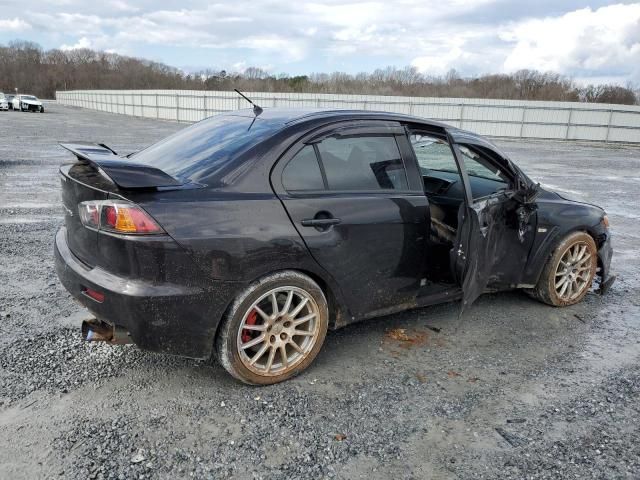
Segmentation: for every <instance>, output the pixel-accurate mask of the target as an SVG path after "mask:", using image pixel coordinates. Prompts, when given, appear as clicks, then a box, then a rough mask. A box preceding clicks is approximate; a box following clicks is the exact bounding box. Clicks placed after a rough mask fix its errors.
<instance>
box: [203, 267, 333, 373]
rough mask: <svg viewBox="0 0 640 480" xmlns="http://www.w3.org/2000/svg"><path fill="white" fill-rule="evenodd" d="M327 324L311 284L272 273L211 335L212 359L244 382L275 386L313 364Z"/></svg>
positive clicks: (323, 301) (240, 298) (320, 296)
mask: <svg viewBox="0 0 640 480" xmlns="http://www.w3.org/2000/svg"><path fill="white" fill-rule="evenodd" d="M274 295H275V297H274ZM274 298H275V304H276V306H277V309H276V308H274V307H273V301H274ZM300 304H302V306H300ZM305 319H306V320H305ZM328 324H329V309H328V306H327V299H326V297H325V295H324V293H323V291H322V289H321V288H320V287H319V286H318V284H317V283H316V282H314V281H313V280H312V279H311V278H309V277H308V276H306V275H304V274H302V273H299V272H295V271H283V272H278V273H274V274H271V275H268V276H266V277H264V278H262V279H260V280H259V281H257V282H254V283H253V284H251V285H250V286H249V287H248V288H247V289H246V290H245V291H244V292H243V293H242V294H240V295H239V296H238V297H237V298H236V300H235V301H234V302H233V304H232V305H231V307H230V308H229V310H228V312H227V314H226V315H225V318H224V319H223V320H222V323H221V325H220V327H219V329H218V333H217V335H216V341H215V352H216V356H217V358H218V361H219V362H220V363H221V364H222V366H223V367H224V368H225V369H226V370H227V372H229V373H230V374H231V375H233V376H234V377H235V378H237V379H238V380H240V381H242V382H244V383H248V384H251V385H271V384H274V383H279V382H282V381H284V380H287V379H289V378H291V377H294V376H295V375H297V374H299V373H300V372H302V371H304V370H305V369H306V368H307V367H308V366H309V365H310V364H311V362H313V360H314V359H315V357H316V355H317V354H318V352H319V351H320V348H321V347H322V344H323V343H324V339H325V337H326V334H327V327H328ZM298 332H300V333H298ZM302 332H304V334H302ZM261 338H262V340H260V339H261ZM294 345H295V346H294ZM295 347H297V348H295ZM283 348H284V350H283ZM283 356H284V358H285V359H286V360H287V361H286V362H283Z"/></svg>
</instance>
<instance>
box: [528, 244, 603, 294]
mask: <svg viewBox="0 0 640 480" xmlns="http://www.w3.org/2000/svg"><path fill="white" fill-rule="evenodd" d="M561 262H562V263H561ZM597 266H598V249H597V247H596V242H595V241H594V240H593V237H591V235H589V234H588V233H585V232H573V233H571V234H569V235H567V236H566V237H565V238H564V239H563V240H562V241H561V242H560V243H559V244H558V246H557V247H556V248H555V249H554V250H553V252H552V253H551V255H550V256H549V259H548V260H547V263H546V264H545V266H544V269H543V270H542V274H541V275H540V279H539V280H538V284H537V285H536V287H535V288H534V289H533V290H532V291H531V294H532V296H533V297H534V298H536V299H538V300H540V301H541V302H544V303H546V304H549V305H553V306H554V307H567V306H569V305H575V304H576V303H578V302H580V301H581V300H582V299H583V298H584V297H585V295H586V294H587V292H589V290H590V288H591V285H592V283H593V278H594V277H595V274H596V269H597Z"/></svg>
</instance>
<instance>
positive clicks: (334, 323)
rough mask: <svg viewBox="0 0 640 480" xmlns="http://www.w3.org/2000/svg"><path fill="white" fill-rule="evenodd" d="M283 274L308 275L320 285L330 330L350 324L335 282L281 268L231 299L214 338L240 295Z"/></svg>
mask: <svg viewBox="0 0 640 480" xmlns="http://www.w3.org/2000/svg"><path fill="white" fill-rule="evenodd" d="M281 272H296V273H301V274H303V275H306V276H307V277H309V278H310V279H311V280H313V281H314V282H315V283H317V284H318V286H319V287H320V289H321V290H322V292H323V293H324V295H325V297H326V298H327V305H328V307H329V329H330V330H335V329H337V328H339V327H341V326H343V325H345V324H346V323H348V322H347V321H346V319H345V317H346V316H347V315H349V308H348V306H347V305H346V304H345V303H344V301H343V299H342V294H341V293H340V291H339V287H338V285H336V284H335V283H334V282H333V280H330V279H327V278H324V277H323V275H321V274H319V273H318V272H316V271H312V270H310V269H306V268H300V267H292V268H279V269H277V270H271V271H269V272H266V273H262V274H260V275H258V276H256V277H255V278H252V279H251V280H250V281H248V282H247V283H246V285H245V286H244V288H242V289H240V290H239V291H238V292H237V294H236V295H235V296H234V297H233V298H230V299H229V301H228V302H227V305H226V307H225V309H224V313H223V314H222V315H221V317H220V321H218V323H217V325H216V328H215V332H214V338H215V337H216V336H217V335H218V331H219V329H220V325H221V324H222V319H223V318H225V317H226V316H227V315H228V314H229V312H230V310H231V309H232V308H233V304H234V302H235V301H236V299H237V298H238V297H239V296H240V295H242V294H243V292H245V291H246V289H247V288H249V287H250V286H251V285H253V284H255V283H257V282H259V281H260V280H261V279H263V278H265V277H268V276H270V275H274V274H277V273H281Z"/></svg>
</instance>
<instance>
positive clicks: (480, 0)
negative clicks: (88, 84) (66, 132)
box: [0, 0, 640, 85]
mask: <svg viewBox="0 0 640 480" xmlns="http://www.w3.org/2000/svg"><path fill="white" fill-rule="evenodd" d="M15 39H21V40H30V41H34V42H37V43H39V44H40V45H41V46H42V47H44V48H45V49H50V48H61V49H73V48H83V47H87V48H93V49H97V50H106V51H110V52H116V53H120V54H123V55H132V56H136V57H144V58H148V59H151V60H155V61H159V62H163V63H166V64H169V65H172V66H175V67H179V68H182V69H185V70H186V71H197V70H200V69H206V68H210V69H216V70H218V69H225V70H227V71H243V70H244V69H245V68H247V67H249V66H254V67H260V68H263V69H265V70H267V71H269V72H270V73H274V74H277V73H288V74H290V75H298V74H308V73H313V72H333V71H342V72H348V73H357V72H362V71H364V72H371V71H373V70H375V69H376V68H382V67H386V66H396V67H403V66H406V65H413V66H415V67H416V68H417V69H418V70H420V71H421V72H423V73H426V74H430V75H443V74H445V73H446V72H447V71H449V70H450V69H455V70H456V71H457V72H458V73H459V74H460V75H462V76H476V75H481V74H485V73H509V72H513V71H516V70H519V69H524V68H527V69H537V70H541V71H553V72H557V73H561V74H563V75H567V76H570V77H572V78H574V79H575V80H576V81H578V82H579V83H602V82H613V83H618V84H621V85H625V84H627V82H632V83H633V84H635V85H640V2H635V3H634V2H617V3H612V2H606V1H592V2H585V1H578V0H567V1H563V0H533V1H526V2H525V1H506V0H452V1H444V0H442V1H430V0H415V1H414V0H400V1H383V2H379V1H358V0H342V1H333V0H329V1H320V0H316V1H307V0H265V1H260V0H253V1H245V0H234V1H227V0H218V1H217V2H216V1H201V0H181V1H169V0H94V1H87V0H46V1H42V0H40V1H37V0H0V44H7V43H8V42H9V41H11V40H15ZM0 75H1V72H0Z"/></svg>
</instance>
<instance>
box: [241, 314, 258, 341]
mask: <svg viewBox="0 0 640 480" xmlns="http://www.w3.org/2000/svg"><path fill="white" fill-rule="evenodd" d="M257 320H258V312H256V311H255V310H252V311H251V313H250V314H249V316H248V317H247V321H246V322H245V323H246V324H247V325H255V324H256V321H257ZM251 332H252V330H242V342H243V343H247V342H248V341H249V340H251Z"/></svg>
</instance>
